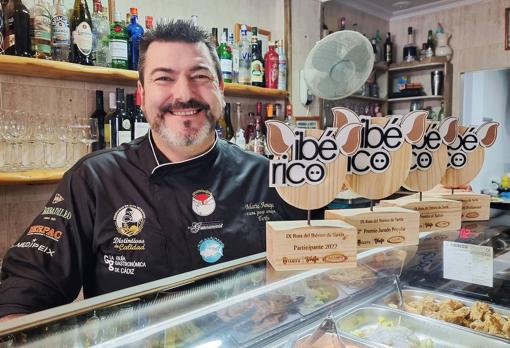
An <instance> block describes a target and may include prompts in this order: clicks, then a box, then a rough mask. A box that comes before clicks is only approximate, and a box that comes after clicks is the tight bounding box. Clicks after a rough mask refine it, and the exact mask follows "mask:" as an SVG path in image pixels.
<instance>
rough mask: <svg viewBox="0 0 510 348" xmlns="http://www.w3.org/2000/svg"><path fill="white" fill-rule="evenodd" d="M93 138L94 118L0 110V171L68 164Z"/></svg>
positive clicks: (95, 131)
mask: <svg viewBox="0 0 510 348" xmlns="http://www.w3.org/2000/svg"><path fill="white" fill-rule="evenodd" d="M97 138H98V125H97V119H91V118H89V117H79V116H78V115H74V114H73V115H60V116H57V115H53V114H46V113H42V112H39V113H38V112H30V113H28V112H25V111H21V110H0V171H2V172H12V171H24V170H31V169H48V168H68V167H70V166H72V165H73V164H74V163H75V162H76V161H77V160H78V159H79V158H81V157H82V156H83V155H85V154H86V153H88V152H90V147H91V144H92V143H93V142H95V141H97Z"/></svg>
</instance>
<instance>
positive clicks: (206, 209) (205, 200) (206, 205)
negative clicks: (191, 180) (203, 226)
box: [191, 190, 216, 216]
mask: <svg viewBox="0 0 510 348" xmlns="http://www.w3.org/2000/svg"><path fill="white" fill-rule="evenodd" d="M191 195H192V204H191V208H192V209H193V211H194V212H195V214H197V215H200V216H209V215H211V214H212V213H213V212H214V209H216V201H215V200H214V197H213V195H212V193H211V192H209V191H207V190H197V191H195V192H193V193H192V194H191Z"/></svg>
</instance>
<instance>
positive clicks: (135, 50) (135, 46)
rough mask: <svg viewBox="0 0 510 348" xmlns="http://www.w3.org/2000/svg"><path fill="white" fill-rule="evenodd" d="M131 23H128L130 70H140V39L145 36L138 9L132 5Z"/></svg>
mask: <svg viewBox="0 0 510 348" xmlns="http://www.w3.org/2000/svg"><path fill="white" fill-rule="evenodd" d="M129 10H130V12H131V24H129V25H128V27H127V31H128V36H129V41H128V67H129V69H130V70H138V61H139V59H140V40H141V38H142V36H143V28H142V26H141V25H140V24H138V22H137V19H138V9H137V8H136V7H131V8H130V9H129Z"/></svg>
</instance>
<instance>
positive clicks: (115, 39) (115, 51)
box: [109, 11, 128, 69]
mask: <svg viewBox="0 0 510 348" xmlns="http://www.w3.org/2000/svg"><path fill="white" fill-rule="evenodd" d="M109 48H110V56H111V59H112V63H111V67H112V68H117V69H127V68H128V31H127V29H126V26H125V24H124V21H122V18H121V16H120V12H119V11H115V14H114V16H113V23H112V24H111V25H110V42H109Z"/></svg>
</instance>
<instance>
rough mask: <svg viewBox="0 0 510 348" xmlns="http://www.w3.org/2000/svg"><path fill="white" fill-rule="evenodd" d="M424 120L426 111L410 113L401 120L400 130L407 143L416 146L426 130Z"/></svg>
mask: <svg viewBox="0 0 510 348" xmlns="http://www.w3.org/2000/svg"><path fill="white" fill-rule="evenodd" d="M426 120H427V111H423V110H417V111H412V112H410V113H408V114H407V115H405V116H404V117H403V118H402V121H400V128H402V132H403V133H404V135H405V137H406V140H407V142H408V143H410V144H416V143H417V142H419V141H420V140H421V139H422V138H423V136H424V135H425V131H426V130H427V127H426V122H425V121H426Z"/></svg>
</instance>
